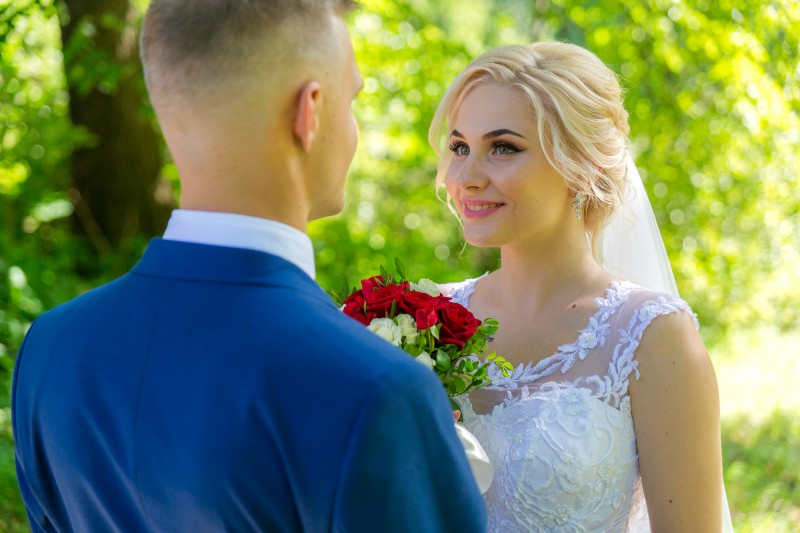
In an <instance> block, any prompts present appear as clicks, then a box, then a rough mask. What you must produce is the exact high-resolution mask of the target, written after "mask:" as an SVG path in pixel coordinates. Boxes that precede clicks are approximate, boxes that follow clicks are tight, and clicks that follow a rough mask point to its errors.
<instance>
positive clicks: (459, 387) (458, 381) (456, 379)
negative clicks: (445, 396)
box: [453, 376, 467, 394]
mask: <svg viewBox="0 0 800 533" xmlns="http://www.w3.org/2000/svg"><path fill="white" fill-rule="evenodd" d="M453 387H454V388H455V391H456V394H464V392H466V390H467V382H466V381H464V379H463V378H462V377H460V376H453Z"/></svg>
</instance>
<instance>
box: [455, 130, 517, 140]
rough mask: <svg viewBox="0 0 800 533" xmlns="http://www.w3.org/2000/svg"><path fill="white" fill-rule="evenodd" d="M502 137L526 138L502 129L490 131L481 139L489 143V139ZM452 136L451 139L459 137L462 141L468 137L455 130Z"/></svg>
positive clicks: (512, 131)
mask: <svg viewBox="0 0 800 533" xmlns="http://www.w3.org/2000/svg"><path fill="white" fill-rule="evenodd" d="M501 135H513V136H515V137H519V138H521V139H524V138H525V136H524V135H520V134H519V133H517V132H516V131H514V130H510V129H508V128H500V129H499V130H492V131H490V132H489V133H487V134H485V135H484V136H483V137H482V138H481V139H482V140H484V141H487V140H489V139H494V138H495V137H500V136H501ZM450 136H451V137H458V138H460V139H466V137H464V135H463V134H462V133H461V132H460V131H458V130H453V132H452V133H451V134H450Z"/></svg>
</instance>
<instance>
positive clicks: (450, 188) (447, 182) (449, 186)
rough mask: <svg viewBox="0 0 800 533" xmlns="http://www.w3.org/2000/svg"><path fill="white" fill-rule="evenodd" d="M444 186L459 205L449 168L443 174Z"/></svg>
mask: <svg viewBox="0 0 800 533" xmlns="http://www.w3.org/2000/svg"><path fill="white" fill-rule="evenodd" d="M444 188H445V189H446V190H447V194H448V196H450V198H452V199H453V201H454V202H455V203H456V205H459V195H458V187H457V186H456V182H455V179H453V177H452V174H451V172H450V170H449V169H448V171H447V173H446V174H445V176H444Z"/></svg>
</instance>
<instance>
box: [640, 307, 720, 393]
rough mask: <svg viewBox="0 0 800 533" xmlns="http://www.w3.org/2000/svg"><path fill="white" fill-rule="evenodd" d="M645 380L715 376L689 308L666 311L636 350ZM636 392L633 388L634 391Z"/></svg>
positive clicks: (644, 336) (650, 328) (690, 378)
mask: <svg viewBox="0 0 800 533" xmlns="http://www.w3.org/2000/svg"><path fill="white" fill-rule="evenodd" d="M636 359H637V361H638V364H639V372H640V375H641V376H642V378H641V380H642V382H643V383H646V382H649V381H650V379H647V378H648V377H657V378H658V380H659V381H661V382H664V381H671V380H674V379H681V380H682V379H688V380H689V381H694V380H695V379H701V380H702V379H704V378H713V376H714V369H713V366H712V365H711V360H710V358H709V356H708V351H707V350H706V347H705V344H704V343H703V339H702V338H701V337H700V333H699V332H698V330H697V326H696V323H695V319H694V317H693V316H692V315H691V314H689V313H688V312H687V311H684V310H678V311H676V312H672V313H668V314H664V315H661V316H658V317H656V318H654V319H653V321H652V323H650V325H649V326H648V327H647V329H646V330H645V331H644V333H643V335H642V339H641V342H640V343H639V347H638V349H637V351H636ZM632 392H633V391H632Z"/></svg>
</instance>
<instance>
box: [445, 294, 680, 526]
mask: <svg viewBox="0 0 800 533" xmlns="http://www.w3.org/2000/svg"><path fill="white" fill-rule="evenodd" d="M478 279H480V278H478ZM476 282H477V279H473V280H467V281H464V282H461V283H455V284H448V285H442V286H440V288H441V290H442V292H443V294H445V295H448V296H451V297H452V299H453V300H454V301H456V302H458V303H460V304H462V305H465V306H468V303H469V297H470V295H471V294H472V293H473V291H474V290H475V283H476ZM596 302H597V304H598V305H599V307H598V309H597V311H596V312H595V313H594V315H593V316H592V317H591V318H590V319H589V323H588V324H587V325H586V327H585V328H584V329H582V330H581V331H580V332H576V339H575V341H574V342H573V343H572V344H566V345H563V346H559V347H558V352H557V353H555V354H553V355H552V356H550V357H548V358H546V359H544V360H542V361H541V362H539V363H538V364H536V365H531V364H528V365H520V366H519V367H517V368H516V369H515V370H514V372H513V373H512V374H511V376H509V377H508V378H504V377H503V376H502V375H501V374H500V373H499V371H498V370H497V368H496V367H493V370H492V371H491V372H490V377H491V378H492V383H491V385H490V386H488V387H485V388H482V389H479V390H477V391H475V392H473V393H472V394H470V395H469V398H461V399H460V400H461V401H460V405H461V408H462V411H463V414H464V425H465V426H466V428H467V429H468V430H469V431H471V432H472V433H473V434H474V435H475V436H476V437H477V439H478V440H479V441H480V443H481V444H482V445H483V447H484V449H485V450H486V453H487V454H488V456H489V459H490V460H491V462H492V465H493V466H494V469H495V475H494V480H493V482H492V485H491V487H490V488H489V490H488V492H487V493H486V494H484V497H485V500H486V504H487V508H488V513H489V531H491V532H502V533H512V532H525V533H528V532H533V531H565V532H566V531H570V532H571V531H576V532H577V531H586V532H592V533H595V532H601V531H613V532H620V531H636V532H640V531H649V530H650V526H649V521H648V517H647V507H646V505H645V501H644V495H643V492H642V486H641V479H640V476H639V469H638V462H637V455H636V434H635V432H634V427H633V419H632V417H631V401H630V396H629V395H628V385H629V382H630V380H631V379H637V378H638V376H639V372H638V370H637V361H636V358H635V356H634V353H635V351H636V348H637V347H638V345H639V341H640V340H641V338H642V334H643V333H644V331H645V330H646V328H647V327H648V325H649V324H650V323H651V322H652V320H653V319H654V318H655V317H657V316H659V315H664V314H668V313H675V312H686V313H690V314H691V310H690V309H689V306H688V305H687V304H686V303H685V302H684V301H683V300H681V299H679V298H676V297H673V296H669V295H666V294H663V293H659V292H655V291H652V290H649V289H645V288H643V287H641V286H639V285H635V284H633V283H629V282H613V283H612V284H611V286H610V288H609V289H608V290H607V291H606V295H605V296H604V297H600V298H597V299H596ZM692 316H694V315H692Z"/></svg>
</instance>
